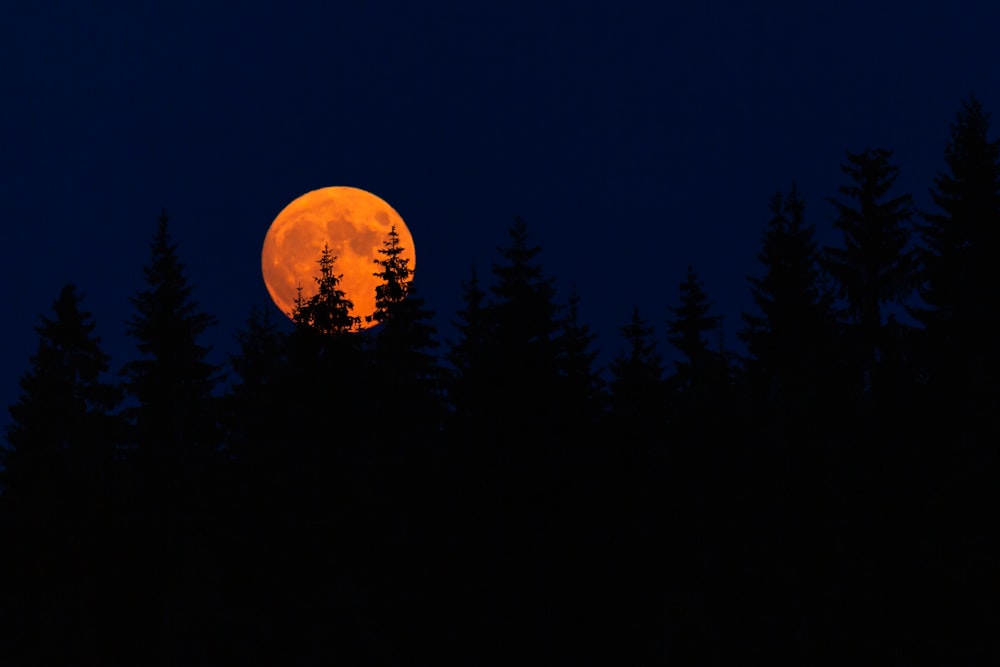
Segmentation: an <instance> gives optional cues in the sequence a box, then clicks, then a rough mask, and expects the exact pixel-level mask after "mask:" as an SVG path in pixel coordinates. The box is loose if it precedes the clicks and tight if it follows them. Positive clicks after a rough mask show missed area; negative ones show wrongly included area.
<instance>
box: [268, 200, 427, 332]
mask: <svg viewBox="0 0 1000 667" xmlns="http://www.w3.org/2000/svg"><path fill="white" fill-rule="evenodd" d="M393 225H395V227H396V233H397V234H399V246H400V247H401V248H402V250H403V252H402V257H404V258H406V259H408V260H410V261H409V268H410V270H411V271H412V270H413V269H415V268H416V265H417V253H416V249H415V248H414V246H413V237H412V236H411V235H410V230H409V229H408V228H407V226H406V223H404V222H403V218H401V217H400V215H399V213H396V211H395V209H393V208H392V207H391V206H389V204H387V203H386V202H384V201H383V200H382V199H380V198H379V197H377V196H375V195H373V194H372V193H370V192H366V191H365V190H361V189H359V188H352V187H347V186H334V187H328V188H320V189H319V190H313V191H312V192H307V193H306V194H304V195H302V196H301V197H299V198H297V199H295V200H294V201H292V203H290V204H289V205H288V206H286V207H285V208H284V209H283V210H282V211H281V213H279V214H278V217H276V218H275V219H274V222H272V223H271V227H270V229H268V230H267V236H265V237H264V249H263V250H262V251H261V255H260V264H261V270H262V272H263V274H264V284H265V285H267V291H268V292H270V293H271V298H272V299H273V300H274V303H275V305H276V306H278V308H280V309H281V312H283V313H285V315H287V316H288V317H291V313H292V310H293V308H294V307H295V299H296V297H297V296H298V288H299V287H300V286H301V287H302V298H304V299H308V298H309V297H310V296H312V295H314V294H316V291H317V285H316V280H315V278H316V277H317V276H318V275H319V264H318V261H319V258H320V255H321V253H322V251H323V246H324V245H329V247H330V251H331V253H332V254H333V255H335V256H336V258H337V259H336V261H335V262H334V264H333V272H334V274H335V275H341V274H342V277H341V279H340V289H342V290H344V293H345V294H346V296H347V298H348V299H349V300H350V301H352V302H353V303H354V309H353V310H352V311H351V314H352V315H353V316H355V317H360V318H361V326H362V327H369V326H372V324H373V323H370V322H367V321H366V320H365V316H367V315H371V314H372V313H374V312H375V288H376V287H377V286H378V285H379V282H380V281H379V278H377V277H376V276H375V275H373V274H375V273H376V272H377V271H378V270H379V268H380V267H378V266H377V265H376V264H375V260H376V259H383V258H384V257H385V256H384V255H381V254H379V250H382V249H383V248H385V245H384V243H385V241H386V240H387V239H388V238H389V231H390V230H391V229H392V227H393Z"/></svg>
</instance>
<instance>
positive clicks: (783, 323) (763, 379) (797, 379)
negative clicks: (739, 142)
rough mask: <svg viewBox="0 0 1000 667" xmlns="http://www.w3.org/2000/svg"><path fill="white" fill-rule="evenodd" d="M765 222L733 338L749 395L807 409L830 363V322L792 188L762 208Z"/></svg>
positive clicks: (810, 234)
mask: <svg viewBox="0 0 1000 667" xmlns="http://www.w3.org/2000/svg"><path fill="white" fill-rule="evenodd" d="M770 210H771V219H770V221H769V222H768V225H767V230H766V231H765V233H764V237H763V241H762V244H761V245H762V247H761V251H760V253H758V255H757V258H758V259H759V260H760V263H761V265H762V266H763V271H764V273H763V275H762V276H761V277H759V278H757V277H748V281H749V282H750V284H751V291H752V293H753V300H754V303H755V304H756V306H757V312H756V313H745V314H744V315H743V320H744V324H745V327H744V329H743V330H742V331H741V332H740V333H739V335H740V338H742V339H743V340H744V341H746V343H747V349H748V351H749V353H750V360H749V363H748V366H749V369H748V371H749V375H750V382H751V386H752V389H751V392H752V395H753V396H756V395H758V394H762V395H763V396H764V397H767V398H769V399H770V400H771V401H773V402H774V403H775V404H778V405H781V406H782V409H783V410H785V411H787V410H789V409H790V408H791V405H790V403H794V404H797V405H799V406H800V407H804V406H805V404H806V403H811V404H813V405H815V404H816V403H817V402H818V401H819V399H820V397H819V395H817V393H816V390H817V389H820V388H821V387H822V386H823V384H824V377H825V376H826V375H827V373H825V372H824V370H823V369H824V368H825V367H827V366H828V365H829V363H830V358H831V354H832V352H833V350H832V342H833V340H832V335H833V332H834V330H835V325H836V320H835V317H834V313H833V304H832V295H831V294H830V293H829V291H828V290H827V288H826V285H825V284H824V280H823V276H822V271H821V266H820V261H821V255H820V253H819V250H818V247H817V243H816V239H815V232H814V228H813V226H812V225H807V224H806V223H805V216H804V202H803V201H802V198H801V196H800V195H799V193H798V190H797V189H796V188H795V187H794V186H793V187H792V190H791V192H789V194H788V196H787V197H783V196H782V194H781V193H780V192H779V193H777V194H775V195H774V197H772V199H771V202H770Z"/></svg>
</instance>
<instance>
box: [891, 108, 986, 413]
mask: <svg viewBox="0 0 1000 667" xmlns="http://www.w3.org/2000/svg"><path fill="white" fill-rule="evenodd" d="M989 126H990V115H989V114H988V113H987V112H986V111H985V110H984V109H983V106H982V103H981V102H980V101H979V100H978V99H976V98H975V97H970V98H969V99H967V100H964V101H963V102H962V107H961V109H960V110H959V112H958V114H957V117H956V119H955V121H954V122H953V123H952V125H951V136H950V138H949V140H948V143H947V145H946V147H945V164H946V166H947V172H945V173H941V174H939V175H938V176H937V177H936V178H935V179H934V188H933V190H932V191H931V195H932V197H933V199H934V203H935V204H936V206H937V208H938V209H939V211H938V212H936V213H932V214H927V215H924V216H923V223H922V224H920V225H919V226H918V230H919V232H920V238H921V241H922V247H921V249H920V260H921V262H920V264H921V273H920V278H921V280H920V288H919V294H920V297H921V300H922V301H923V302H924V303H925V304H926V305H925V306H922V307H917V308H913V309H912V310H911V313H912V314H913V315H914V316H915V317H916V318H917V319H918V320H920V322H921V323H922V324H923V325H924V327H925V333H926V338H927V347H928V350H927V354H928V355H929V358H930V359H931V360H933V361H934V363H933V367H932V368H930V369H929V370H930V372H931V374H932V376H933V380H934V382H935V383H936V385H937V387H938V390H939V391H940V392H944V393H947V394H951V395H956V396H957V395H959V394H961V395H963V396H977V395H979V396H981V395H982V394H983V392H984V390H985V389H986V385H987V384H989V383H993V385H994V386H996V384H997V381H996V377H997V375H998V373H1000V368H998V367H997V362H998V356H997V354H996V352H995V347H996V345H995V340H994V336H993V333H992V332H993V331H995V330H996V327H997V325H998V320H1000V316H998V315H997V313H1000V268H998V267H1000V262H998V261H997V257H998V256H1000V255H998V253H1000V139H994V140H990V138H989ZM955 392H958V394H956V393H955Z"/></svg>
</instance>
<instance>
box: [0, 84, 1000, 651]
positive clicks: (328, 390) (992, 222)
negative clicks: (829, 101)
mask: <svg viewBox="0 0 1000 667" xmlns="http://www.w3.org/2000/svg"><path fill="white" fill-rule="evenodd" d="M989 131H990V130H989V114H988V113H987V112H986V111H985V110H984V109H983V107H982V105H981V103H980V102H979V101H978V100H976V99H975V98H973V97H970V98H968V99H966V100H964V101H963V102H962V104H961V107H960V109H959V111H958V113H957V114H956V117H955V119H954V121H953V123H952V125H951V133H950V139H949V141H948V143H947V146H946V150H945V155H944V167H943V169H942V171H941V172H940V173H939V175H938V176H937V177H936V178H935V179H934V182H933V186H932V189H931V192H932V196H933V203H934V205H935V210H934V211H933V212H922V211H917V210H915V207H914V204H913V202H912V199H911V197H910V196H909V195H908V194H906V193H900V192H898V191H897V188H896V185H895V181H896V179H897V176H898V174H899V168H898V166H896V165H895V164H894V162H893V154H892V152H891V151H889V150H886V149H881V148H877V149H865V150H863V151H860V152H856V153H855V152H848V153H847V154H846V160H845V162H844V164H843V178H844V185H842V186H841V187H840V188H839V189H838V191H837V194H836V196H835V197H832V198H831V199H830V202H831V203H832V204H833V206H834V209H835V211H836V219H835V222H834V225H835V227H836V230H838V231H839V232H840V234H841V244H840V245H838V246H834V247H821V246H820V245H819V244H818V242H817V239H816V235H815V228H814V226H813V225H812V224H810V223H809V222H808V221H807V218H806V213H805V202H804V201H803V198H802V196H801V195H800V193H799V192H798V190H797V189H796V188H795V186H794V185H792V186H791V187H790V188H789V189H788V190H787V191H785V192H779V193H776V194H775V195H774V196H773V197H772V198H771V200H770V203H769V206H768V216H769V217H768V218H767V222H766V225H764V231H763V235H762V241H761V246H760V249H759V254H758V259H759V260H760V268H759V272H758V273H757V274H756V275H754V276H751V277H749V278H748V286H749V289H750V290H751V292H752V295H753V302H754V309H753V311H752V312H747V313H743V314H742V315H741V320H740V325H739V331H738V333H739V336H740V338H741V339H742V340H743V341H744V342H745V343H746V353H745V354H741V355H737V354H735V353H733V352H731V351H729V350H727V349H726V348H725V346H724V345H723V344H722V342H721V341H722V336H721V330H720V327H721V325H722V320H721V318H720V317H719V315H718V314H717V313H715V312H714V308H713V304H712V302H711V300H710V297H709V295H708V293H707V292H706V289H705V286H704V284H703V283H702V282H701V280H700V279H699V277H698V274H697V272H696V270H695V267H687V269H686V272H682V274H681V275H679V276H678V278H679V282H678V285H677V291H676V293H675V296H674V299H673V301H672V303H669V304H665V307H666V311H665V315H666V316H665V321H664V324H665V325H666V332H667V335H666V337H665V339H664V340H662V341H661V340H657V339H656V337H655V335H654V330H655V327H654V325H653V324H652V323H651V322H650V320H649V319H647V317H648V315H647V314H646V313H644V312H642V311H641V310H640V308H639V307H638V306H636V307H635V308H634V310H633V312H632V317H631V319H630V320H629V321H628V322H624V323H622V326H621V330H620V331H621V339H620V343H621V348H620V350H619V351H618V353H617V354H616V355H615V356H614V358H613V359H612V361H611V363H610V364H609V366H608V368H607V369H601V368H598V367H597V364H596V360H597V358H598V350H597V349H596V346H595V337H594V334H593V332H592V331H591V329H590V327H589V326H588V324H587V323H585V322H583V321H581V319H580V317H579V312H578V311H579V304H580V300H581V298H582V297H581V296H580V295H578V294H577V293H576V291H575V290H573V291H571V293H570V296H569V298H568V299H567V301H566V302H565V303H560V302H558V301H557V299H556V296H555V295H556V291H555V281H554V278H553V277H551V276H549V275H548V274H547V273H546V272H545V270H544V267H543V265H542V264H541V262H540V259H539V252H540V248H539V247H538V246H536V245H534V244H533V243H532V242H531V238H530V235H529V230H528V227H527V225H526V224H525V222H524V221H522V220H520V219H518V220H515V222H514V223H513V224H512V225H511V227H510V229H509V237H508V240H507V244H506V245H505V246H503V247H501V248H499V250H498V257H497V259H496V261H495V263H493V265H492V267H491V271H490V275H489V279H488V280H486V281H481V278H480V276H479V274H478V273H477V272H476V270H475V269H473V271H472V272H471V273H470V275H469V276H468V277H467V279H466V280H464V281H463V282H462V304H461V307H460V308H459V309H458V311H457V312H456V313H455V314H454V319H453V323H454V325H455V332H456V333H455V338H454V340H448V341H443V340H440V339H439V337H438V333H437V330H436V328H435V327H434V325H433V313H432V312H431V311H430V310H429V309H428V308H427V306H426V305H425V302H424V301H423V299H422V297H421V295H420V293H419V291H418V289H417V285H416V283H415V281H414V279H413V274H412V271H411V268H410V266H409V264H408V260H407V259H406V258H404V257H403V256H402V254H401V253H402V251H403V248H402V247H401V246H400V243H399V237H398V235H397V234H396V233H395V230H393V231H391V232H390V234H389V235H388V237H387V238H386V240H385V242H384V245H383V248H382V249H381V250H380V257H379V258H378V259H376V260H375V265H374V267H373V271H374V273H375V275H376V276H378V277H379V279H380V284H379V286H378V287H377V288H376V311H375V313H374V314H373V315H372V316H370V321H369V322H368V323H370V324H376V325H377V326H374V327H373V328H371V329H369V330H364V331H363V330H361V327H360V324H361V323H360V321H359V319H358V318H357V317H356V316H355V315H354V314H353V312H352V304H351V303H350V301H349V300H348V298H347V296H346V294H345V293H344V292H343V290H342V289H341V288H340V285H339V280H340V276H339V275H338V274H337V271H336V269H337V265H336V257H335V256H334V255H333V253H332V252H331V251H330V250H329V248H326V249H324V251H323V253H322V254H321V256H320V257H319V258H318V267H319V271H318V275H317V277H316V283H317V291H316V293H315V294H314V295H313V296H310V297H308V298H307V297H304V296H303V295H302V293H301V292H300V295H299V298H298V299H297V301H296V303H295V307H294V310H293V312H292V313H291V316H292V320H293V322H294V326H293V327H291V329H290V330H288V327H285V326H281V323H279V322H277V321H275V319H274V318H273V317H272V316H271V315H270V311H259V310H255V311H254V312H252V313H251V314H250V316H249V317H248V319H247V321H246V322H245V324H244V325H243V327H242V328H241V330H240V331H239V332H238V333H237V342H238V349H237V350H236V352H235V353H234V354H233V355H232V356H231V357H230V358H229V360H228V363H227V364H225V366H224V367H223V366H219V365H216V364H213V363H211V362H210V361H209V352H210V350H209V349H208V348H207V347H206V346H205V345H204V344H203V343H201V342H200V341H201V338H202V336H203V334H204V333H205V332H206V331H207V330H208V328H209V327H211V326H213V324H214V318H213V317H212V316H211V315H209V314H207V313H204V312H202V311H201V310H200V309H199V308H198V306H197V304H196V302H195V300H194V298H193V287H192V285H191V284H190V283H189V282H188V280H187V278H186V275H185V270H184V264H183V262H182V261H181V258H180V254H179V252H178V249H177V247H176V245H175V244H174V243H173V241H172V240H171V237H170V233H169V225H168V220H167V218H166V217H165V216H162V217H161V218H160V220H159V223H158V226H157V229H156V232H155V234H154V237H153V240H152V244H151V248H150V250H151V252H150V259H149V262H148V263H147V264H146V266H145V267H144V286H143V288H142V289H141V290H139V291H138V292H137V293H136V294H135V295H134V296H133V297H132V306H133V314H132V316H131V317H130V318H129V320H128V322H127V331H128V333H129V335H130V336H131V337H132V338H133V339H134V340H135V342H136V347H137V351H138V356H137V358H136V359H135V360H132V361H129V362H127V363H125V364H123V365H122V366H121V367H120V368H119V369H117V371H118V374H117V376H115V375H113V373H112V371H113V370H116V369H114V368H113V367H112V359H111V358H110V357H109V356H108V355H107V354H106V353H105V352H104V351H103V350H102V348H101V344H100V340H99V339H98V337H97V336H96V335H95V334H94V328H95V323H94V320H93V317H92V315H91V314H90V313H89V312H87V311H86V309H85V307H84V304H83V301H82V295H81V293H80V292H79V290H78V289H77V288H76V287H75V286H74V285H72V284H71V285H67V286H66V287H65V288H63V289H62V290H61V291H60V293H59V294H58V296H57V297H56V299H55V301H54V303H53V304H52V312H51V314H48V315H43V316H42V317H41V319H40V324H39V325H38V327H37V328H36V330H37V333H38V348H37V351H36V353H35V354H34V355H33V356H32V357H31V360H30V368H29V370H28V371H27V372H26V373H25V374H24V376H23V377H22V378H21V380H20V387H21V394H20V398H19V400H18V401H17V402H16V403H15V404H14V405H12V406H10V414H11V418H12V422H11V425H10V427H9V429H8V432H7V434H6V443H7V446H6V448H5V451H4V458H3V463H4V468H3V473H2V474H3V478H2V484H3V492H2V495H0V535H2V538H0V544H2V545H4V546H3V548H2V554H0V578H2V581H3V585H2V587H0V588H2V590H3V591H4V593H3V595H2V596H0V628H2V630H0V652H2V654H3V655H4V656H7V657H5V659H4V663H5V664H12V665H18V664H53V665H55V664H67V665H68V664H132V665H136V664H222V663H232V662H242V663H244V664H246V663H267V664H279V663H282V664H320V663H323V664H326V663H328V662H330V661H331V660H337V661H343V662H347V663H351V664H400V665H401V664H440V663H442V662H454V663H460V664H482V665H490V664H507V663H509V662H510V661H511V660H513V659H518V658H523V657H524V656H530V657H531V659H532V661H534V660H535V659H537V660H538V661H546V662H550V663H560V664H615V663H621V664H647V663H648V664H652V663H661V662H666V661H670V660H675V661H680V662H683V663H690V662H697V663H702V664H726V665H731V664H756V663H764V662H767V663H773V662H787V663H795V664H802V663H812V664H831V665H835V664H843V663H844V662H845V661H846V660H848V659H850V658H852V657H854V656H856V655H866V656H868V655H871V656H878V658H877V659H880V660H881V661H882V662H886V663H889V664H903V663H907V664H910V663H912V661H915V660H927V659H930V660H931V661H932V662H942V663H943V662H948V663H953V662H967V661H969V662H975V661H976V660H979V659H981V658H983V657H985V656H990V655H993V656H995V655H996V654H997V651H998V650H1000V646H998V643H997V639H996V637H997V636H1000V635H998V634H997V632H996V630H997V627H998V623H1000V613H998V610H997V606H996V600H997V599H1000V598H998V593H1000V590H998V580H997V578H996V574H995V563H996V562H997V556H998V555H1000V553H998V549H997V546H998V545H997V533H996V525H997V519H998V516H997V511H998V509H1000V506H998V500H1000V498H998V494H997V481H998V480H997V472H998V467H997V444H996V443H998V442H1000V424H998V417H997V415H1000V391H998V390H1000V349H998V345H997V344H996V334H997V331H998V324H1000V302H998V300H1000V141H998V140H995V139H991V138H990V136H989ZM762 217H763V216H762ZM665 269H666V270H669V267H665ZM904 313H905V314H906V315H907V317H903V314H904ZM664 345H669V346H672V347H673V348H674V349H675V350H676V351H677V353H678V361H677V362H676V363H674V364H673V366H672V367H671V368H668V367H667V365H666V364H665V363H664V361H663V357H662V356H661V350H662V349H663V346H664Z"/></svg>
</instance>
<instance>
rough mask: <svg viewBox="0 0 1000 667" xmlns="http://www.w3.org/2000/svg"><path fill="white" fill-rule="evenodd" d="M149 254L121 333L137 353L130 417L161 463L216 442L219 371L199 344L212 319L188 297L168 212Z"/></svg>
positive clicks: (131, 371)
mask: <svg viewBox="0 0 1000 667" xmlns="http://www.w3.org/2000/svg"><path fill="white" fill-rule="evenodd" d="M150 249H151V260H150V263H149V264H148V265H146V266H145V267H143V276H144V278H145V281H146V287H145V289H142V290H140V291H139V292H138V293H137V294H136V295H135V296H133V297H132V298H131V301H132V305H133V307H134V309H135V312H134V314H133V315H132V316H131V317H130V318H129V320H128V324H127V329H126V331H127V333H128V334H129V335H130V336H131V337H133V338H134V339H135V340H136V341H137V347H138V350H139V354H140V357H139V358H138V359H135V360H133V361H129V362H127V363H126V364H125V366H124V368H123V371H122V372H123V374H124V375H125V376H126V384H125V387H126V390H127V392H128V393H129V395H130V396H132V397H133V398H134V399H135V402H136V405H135V406H134V407H132V408H130V409H129V410H128V413H127V414H128V415H129V416H130V419H131V422H132V426H133V428H134V438H135V442H136V444H137V445H138V446H139V447H140V449H145V450H147V451H146V452H145V454H148V455H151V456H153V457H154V458H161V457H165V458H163V460H164V461H165V460H168V459H169V460H173V461H179V460H180V459H181V458H185V457H188V456H195V457H201V456H204V455H206V454H207V452H208V451H209V450H211V449H213V448H214V447H215V446H216V445H217V444H218V431H217V428H216V424H215V423H214V415H213V406H212V405H211V400H212V398H211V397H212V392H213V390H214V388H215V385H216V382H217V381H218V372H219V369H218V368H217V367H216V366H215V365H214V364H212V363H211V362H209V361H208V353H209V348H208V347H207V346H205V345H203V344H202V343H201V342H200V338H201V337H202V335H203V334H204V333H205V332H206V331H207V330H208V328H209V327H210V326H213V325H214V324H215V318H213V317H212V316H211V315H208V314H207V313H203V312H199V310H198V307H197V304H196V303H195V302H194V300H193V299H192V292H193V288H192V287H191V285H189V284H188V281H187V277H186V275H185V271H184V265H183V263H182V262H181V260H180V258H179V257H178V254H177V246H176V245H175V244H174V243H173V241H172V240H171V238H170V232H169V228H168V225H167V216H166V214H161V216H160V218H159V221H158V223H157V230H156V234H155V235H154V237H153V241H152V243H151V246H150Z"/></svg>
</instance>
